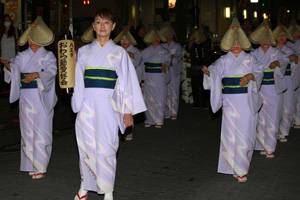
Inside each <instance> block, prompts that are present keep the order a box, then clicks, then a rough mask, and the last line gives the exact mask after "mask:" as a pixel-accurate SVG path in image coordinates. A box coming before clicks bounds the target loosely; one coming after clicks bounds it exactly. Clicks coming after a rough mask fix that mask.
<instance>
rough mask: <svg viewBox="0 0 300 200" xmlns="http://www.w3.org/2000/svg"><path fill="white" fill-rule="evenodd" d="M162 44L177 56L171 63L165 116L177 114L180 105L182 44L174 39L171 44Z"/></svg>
mask: <svg viewBox="0 0 300 200" xmlns="http://www.w3.org/2000/svg"><path fill="white" fill-rule="evenodd" d="M161 46H162V47H164V48H166V49H168V50H169V51H170V53H171V55H174V56H175V57H174V58H173V60H172V62H171V64H170V75H171V80H170V83H169V84H168V86H167V107H166V112H165V116H177V112H178V106H179V90H180V75H181V60H182V48H181V46H180V44H178V43H176V42H174V41H172V42H171V43H170V45H168V43H163V44H161Z"/></svg>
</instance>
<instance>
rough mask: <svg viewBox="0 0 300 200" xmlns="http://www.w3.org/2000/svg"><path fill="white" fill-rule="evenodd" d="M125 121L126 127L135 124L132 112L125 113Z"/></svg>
mask: <svg viewBox="0 0 300 200" xmlns="http://www.w3.org/2000/svg"><path fill="white" fill-rule="evenodd" d="M123 121H124V124H125V128H127V127H129V126H132V125H133V117H132V114H124V117H123Z"/></svg>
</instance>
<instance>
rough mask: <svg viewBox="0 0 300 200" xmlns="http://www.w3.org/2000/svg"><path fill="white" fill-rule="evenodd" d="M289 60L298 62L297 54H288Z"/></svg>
mask: <svg viewBox="0 0 300 200" xmlns="http://www.w3.org/2000/svg"><path fill="white" fill-rule="evenodd" d="M289 59H290V62H295V63H296V64H298V56H297V55H295V54H292V55H290V56H289Z"/></svg>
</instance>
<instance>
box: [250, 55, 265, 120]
mask: <svg viewBox="0 0 300 200" xmlns="http://www.w3.org/2000/svg"><path fill="white" fill-rule="evenodd" d="M250 67H251V69H252V74H253V76H254V78H255V80H254V81H253V80H250V82H249V83H248V104H249V108H250V110H251V112H252V114H253V115H254V114H255V113H257V112H258V110H259V109H260V107H261V106H262V103H263V101H262V97H261V96H260V94H259V90H260V87H261V83H262V79H263V76H264V72H263V64H262V63H260V62H257V61H256V59H254V58H253V57H252V62H251V64H250Z"/></svg>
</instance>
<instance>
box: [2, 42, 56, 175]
mask: <svg viewBox="0 0 300 200" xmlns="http://www.w3.org/2000/svg"><path fill="white" fill-rule="evenodd" d="M10 66H11V73H10V72H9V71H7V70H5V80H6V82H9V81H11V89H10V97H9V101H10V103H13V102H15V101H17V100H18V99H20V101H19V109H20V129H21V168H20V170H21V171H29V172H36V173H45V172H46V171H47V167H48V163H49V159H50V156H51V150H52V123H53V113H54V111H53V108H54V106H55V104H56V102H57V97H56V94H55V76H56V73H57V65H56V58H55V56H54V54H53V53H52V52H50V51H47V50H45V48H44V47H40V48H39V49H38V50H37V51H36V52H35V53H34V52H33V51H32V50H31V49H30V48H28V49H27V50H25V51H23V52H21V53H18V55H17V56H16V57H15V58H14V59H12V61H11V63H10ZM22 72H23V73H24V72H26V73H32V72H38V73H39V75H40V78H37V80H35V81H33V82H36V84H37V87H36V88H24V87H22V88H20V83H21V73H22ZM23 82H24V81H23ZM33 82H32V83H33ZM23 84H24V85H27V84H26V83H23Z"/></svg>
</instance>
